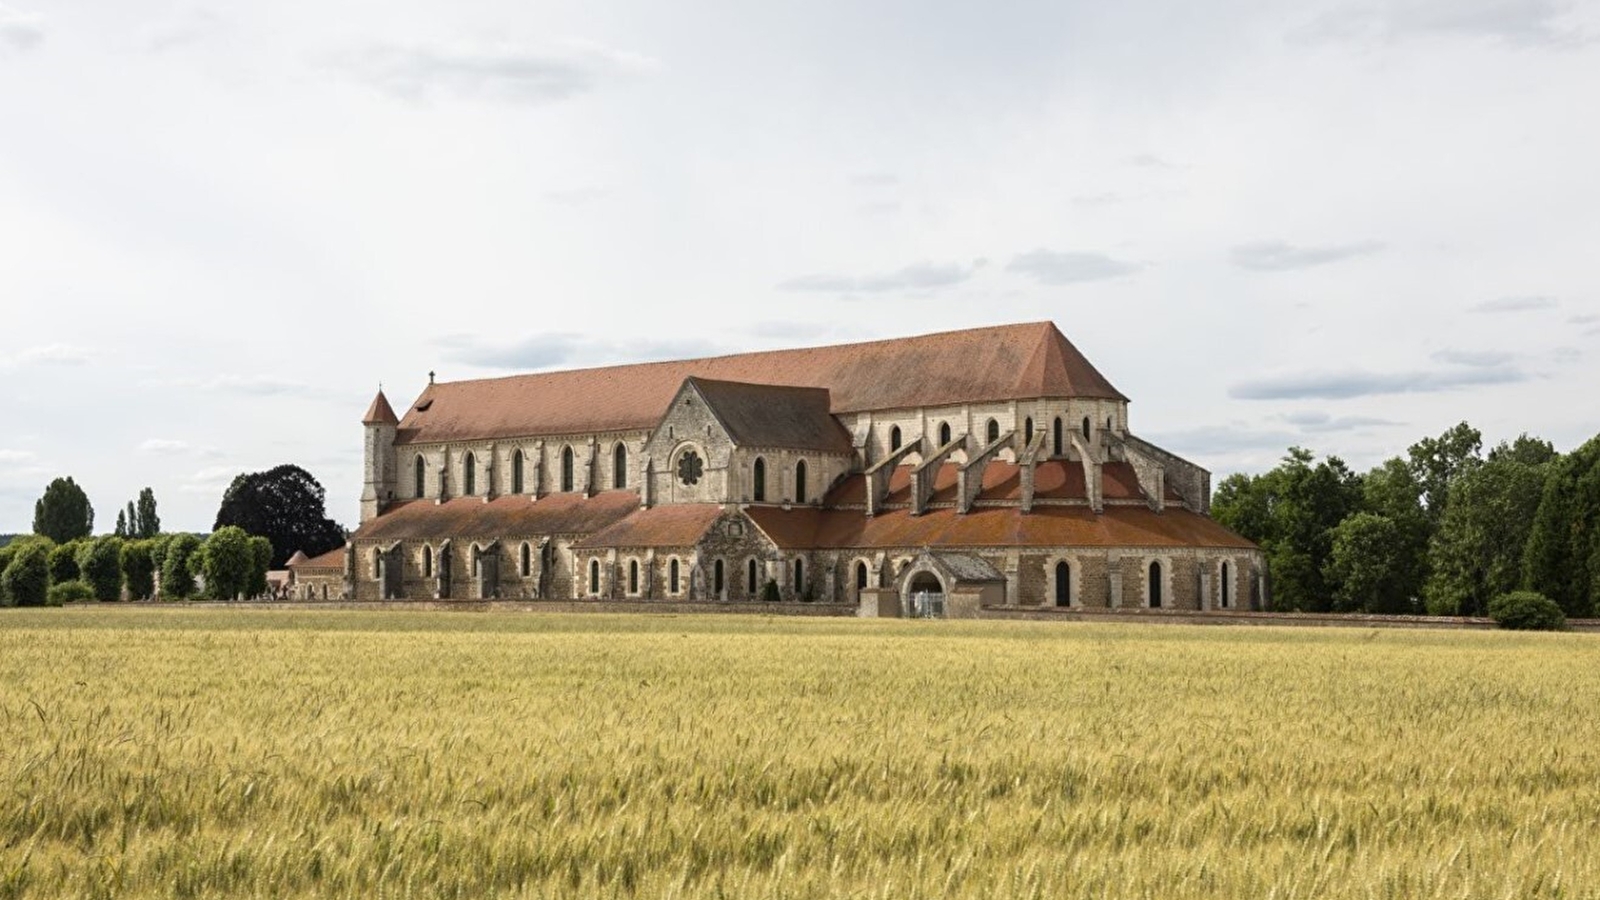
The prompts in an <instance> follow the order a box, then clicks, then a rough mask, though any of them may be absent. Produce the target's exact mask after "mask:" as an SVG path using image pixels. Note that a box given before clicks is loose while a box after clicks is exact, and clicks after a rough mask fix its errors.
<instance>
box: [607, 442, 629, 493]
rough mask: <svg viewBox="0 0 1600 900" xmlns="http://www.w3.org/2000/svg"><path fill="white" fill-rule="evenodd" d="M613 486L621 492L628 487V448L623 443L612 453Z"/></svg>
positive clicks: (619, 443) (618, 443) (618, 444)
mask: <svg viewBox="0 0 1600 900" xmlns="http://www.w3.org/2000/svg"><path fill="white" fill-rule="evenodd" d="M611 486H612V487H614V488H616V489H617V490H619V491H620V490H622V489H623V488H625V487H627V486H628V447H627V445H626V444H623V443H622V442H621V441H618V442H617V446H616V447H615V448H614V449H613V450H612V451H611Z"/></svg>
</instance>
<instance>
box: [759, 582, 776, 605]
mask: <svg viewBox="0 0 1600 900" xmlns="http://www.w3.org/2000/svg"><path fill="white" fill-rule="evenodd" d="M761 599H762V600H765V601H766V602H768V603H777V602H778V583H777V582H776V581H773V580H772V579H770V578H768V579H767V584H766V586H765V587H763V588H762V589H761Z"/></svg>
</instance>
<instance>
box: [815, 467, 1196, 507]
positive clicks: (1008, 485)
mask: <svg viewBox="0 0 1600 900" xmlns="http://www.w3.org/2000/svg"><path fill="white" fill-rule="evenodd" d="M957 468H958V466H956V465H955V464H954V463H945V464H944V465H942V466H940V467H939V471H938V472H937V473H936V474H935V475H934V479H933V496H932V497H931V498H930V502H932V503H954V502H956V470H957ZM866 484H867V479H866V476H865V475H860V474H856V475H850V476H847V477H846V478H845V479H844V480H842V481H840V482H839V484H838V485H836V486H835V487H834V488H833V490H832V491H829V492H828V497H827V499H826V500H825V501H824V502H823V504H822V505H823V506H843V505H847V504H855V505H858V506H859V505H864V504H865V503H866V502H867V499H866V497H867V494H866ZM1100 484H1101V491H1102V496H1103V497H1104V498H1105V499H1106V500H1143V499H1144V492H1143V491H1141V490H1140V489H1139V477H1138V475H1136V474H1134V471H1133V466H1130V465H1128V464H1127V463H1122V462H1108V463H1106V464H1104V465H1103V466H1101V468H1100ZM1033 496H1034V497H1035V498H1037V499H1041V500H1084V501H1087V500H1088V499H1089V496H1088V493H1087V491H1085V490H1084V482H1083V464H1082V463H1076V462H1070V461H1068V460H1063V459H1052V460H1048V461H1046V462H1042V463H1039V465H1038V466H1036V467H1035V468H1034V471H1033ZM1021 498H1022V475H1021V469H1020V468H1019V467H1018V466H1017V465H1016V464H1015V463H1007V462H991V463H989V465H987V466H985V467H984V470H983V490H982V492H980V493H979V494H978V499H979V500H1010V501H1013V502H1015V501H1018V500H1020V499H1021ZM1167 499H1169V500H1179V499H1181V497H1179V496H1178V495H1177V494H1176V493H1175V492H1174V491H1172V489H1170V488H1169V489H1168V490H1167ZM884 502H885V503H887V504H889V505H907V504H910V503H911V467H910V466H899V467H896V468H895V470H894V471H893V472H891V473H890V474H889V496H888V499H887V500H885V501H884Z"/></svg>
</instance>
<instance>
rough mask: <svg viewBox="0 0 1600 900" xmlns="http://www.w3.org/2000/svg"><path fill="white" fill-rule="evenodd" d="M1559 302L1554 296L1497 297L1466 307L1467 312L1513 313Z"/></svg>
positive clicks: (1555, 305) (1552, 306)
mask: <svg viewBox="0 0 1600 900" xmlns="http://www.w3.org/2000/svg"><path fill="white" fill-rule="evenodd" d="M1560 305H1561V304H1560V303H1559V302H1557V300H1556V298H1554V297H1533V296H1530V297H1499V298H1496V299H1494V300H1485V301H1483V302H1482V303H1475V304H1473V305H1472V306H1470V307H1468V309H1467V311H1468V312H1475V313H1515V312H1535V311H1538V310H1544V309H1555V308H1556V307H1557V306H1560Z"/></svg>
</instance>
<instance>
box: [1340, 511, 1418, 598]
mask: <svg viewBox="0 0 1600 900" xmlns="http://www.w3.org/2000/svg"><path fill="white" fill-rule="evenodd" d="M1414 564H1415V560H1414V559H1412V558H1411V555H1410V551H1409V549H1408V548H1407V547H1406V545H1405V541H1404V540H1403V538H1402V535H1401V532H1400V527H1399V526H1398V525H1396V524H1395V523H1394V521H1393V520H1392V519H1390V518H1388V517H1387V516H1380V515H1378V514H1377V513H1371V512H1358V513H1354V514H1352V515H1350V516H1348V517H1346V518H1345V520H1344V521H1342V522H1340V523H1339V524H1338V525H1337V526H1336V527H1335V528H1334V529H1333V547H1332V551H1331V554H1330V555H1329V557H1328V566H1327V571H1326V572H1325V573H1324V575H1325V577H1326V579H1327V581H1328V583H1329V584H1330V585H1332V586H1333V608H1334V609H1335V610H1336V611H1338V612H1371V613H1390V614H1398V613H1413V612H1416V611H1417V610H1416V605H1415V597H1416V593H1415V592H1414V591H1413V590H1412V586H1413V583H1414V581H1415V577H1414V572H1413V569H1412V567H1413V565H1414Z"/></svg>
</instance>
